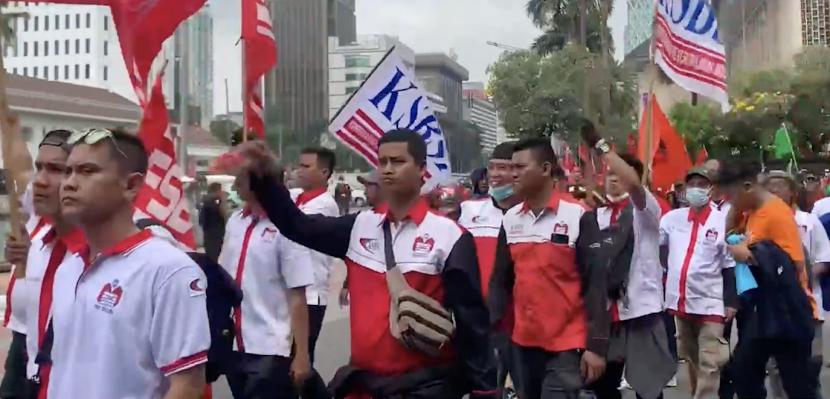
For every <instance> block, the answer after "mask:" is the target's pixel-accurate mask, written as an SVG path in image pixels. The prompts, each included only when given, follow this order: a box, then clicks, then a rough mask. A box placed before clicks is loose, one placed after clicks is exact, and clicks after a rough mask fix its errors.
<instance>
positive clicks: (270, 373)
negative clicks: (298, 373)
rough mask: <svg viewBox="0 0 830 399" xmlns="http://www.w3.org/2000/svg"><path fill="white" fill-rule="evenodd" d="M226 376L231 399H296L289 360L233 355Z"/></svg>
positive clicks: (278, 357) (263, 356)
mask: <svg viewBox="0 0 830 399" xmlns="http://www.w3.org/2000/svg"><path fill="white" fill-rule="evenodd" d="M233 361H234V366H233V367H231V371H229V372H228V373H227V375H226V377H227V379H228V385H229V386H230V388H231V393H232V394H233V397H234V399H297V398H298V397H299V396H298V394H297V391H296V389H295V388H294V382H293V381H292V380H291V376H290V374H289V372H290V371H291V359H289V358H287V357H281V356H265V355H253V354H248V353H239V352H234V356H233Z"/></svg>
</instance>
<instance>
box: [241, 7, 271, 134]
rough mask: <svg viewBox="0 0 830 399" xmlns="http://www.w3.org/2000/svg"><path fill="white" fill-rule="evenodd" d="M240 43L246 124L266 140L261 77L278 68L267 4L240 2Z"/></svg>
mask: <svg viewBox="0 0 830 399" xmlns="http://www.w3.org/2000/svg"><path fill="white" fill-rule="evenodd" d="M242 42H243V46H244V51H245V54H244V59H245V65H244V66H243V68H245V96H246V97H247V98H245V99H244V102H245V105H244V106H245V119H246V121H245V124H246V126H247V128H248V130H249V131H253V132H254V133H255V134H256V135H257V136H259V137H265V118H264V114H263V110H264V108H263V103H262V77H263V76H264V75H265V74H266V73H267V72H268V70H269V69H271V68H273V67H274V65H276V64H277V41H276V39H275V38H274V32H273V30H272V29H271V13H270V12H269V11H268V3H267V0H242Z"/></svg>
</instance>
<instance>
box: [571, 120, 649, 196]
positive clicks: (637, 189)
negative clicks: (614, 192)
mask: <svg viewBox="0 0 830 399" xmlns="http://www.w3.org/2000/svg"><path fill="white" fill-rule="evenodd" d="M581 133H582V139H583V140H584V141H585V144H587V145H588V146H589V147H590V148H591V149H593V150H595V151H596V150H599V149H600V148H603V147H607V146H609V144H608V143H606V142H605V140H604V139H603V138H602V136H600V134H599V132H597V131H596V128H595V127H594V124H593V123H591V121H589V120H587V119H586V120H585V121H584V122H583V126H582V132H581ZM598 153H600V158H602V160H603V161H605V164H606V165H608V171H609V172H610V173H613V174H615V175H617V177H619V179H620V183H621V184H622V185H623V187H625V191H627V192H628V194H629V195H630V196H631V202H632V203H634V206H635V207H636V208H637V209H639V210H643V209H645V208H646V205H647V204H646V190H645V187H643V181H642V179H641V178H640V176H639V174H638V173H637V171H636V170H634V168H632V167H631V166H630V165H629V164H627V163H626V162H625V160H623V159H622V158H620V156H619V155H617V153H616V152H614V151H612V150H610V147H607V148H604V149H603V150H602V151H598Z"/></svg>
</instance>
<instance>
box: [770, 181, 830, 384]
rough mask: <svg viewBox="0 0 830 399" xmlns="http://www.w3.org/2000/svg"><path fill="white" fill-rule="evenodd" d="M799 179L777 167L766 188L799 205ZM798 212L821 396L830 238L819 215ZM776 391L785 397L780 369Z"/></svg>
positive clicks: (813, 369)
mask: <svg viewBox="0 0 830 399" xmlns="http://www.w3.org/2000/svg"><path fill="white" fill-rule="evenodd" d="M797 184H798V183H796V181H795V178H794V177H793V176H792V175H791V174H789V173H787V172H784V171H780V170H773V171H770V172H769V174H768V175H767V180H766V184H765V186H766V188H767V190H769V192H770V193H772V194H775V195H777V196H778V197H779V198H781V199H782V200H784V202H786V203H787V204H790V205H793V207H795V203H796V200H797V198H796V193H797V188H798V186H797ZM793 212H794V215H795V223H796V224H798V232H799V233H801V243H802V244H803V245H804V255H805V256H806V258H807V260H808V261H807V266H808V267H809V268H810V269H809V271H810V273H809V277H810V283H811V285H810V287H811V288H812V291H813V297H814V298H815V299H816V308H817V309H818V310H817V311H816V312H814V315H815V318H816V332H815V335H814V336H813V348H812V353H813V356H812V358H811V359H810V363H811V364H810V366H811V369H810V371H811V372H813V373H814V374H815V375H814V378H815V379H814V381H815V382H816V383H817V384H818V385H817V387H816V388H817V389H816V391H817V396H816V397H821V395H820V393H821V385H820V383H821V379H820V378H819V375H820V373H821V365H822V362H823V355H822V354H823V350H822V341H823V339H822V325H823V324H824V309H823V306H822V304H823V301H822V299H823V298H822V291H821V284H820V283H819V278H820V277H821V276H823V275H826V274H827V272H828V265H830V239H828V237H827V233H826V232H825V231H824V226H822V224H821V221H820V220H819V218H818V217H817V216H816V215H814V214H810V213H807V212H804V211H802V210H800V209H798V208H794V209H793ZM770 377H771V378H770V379H771V380H772V381H771V384H770V385H772V388H773V389H772V390H773V391H777V392H773V393H774V394H776V395H777V396H776V397H785V396H784V394H783V392H784V389H783V384H782V382H781V378H780V375H779V374H778V373H777V372H774V373H770Z"/></svg>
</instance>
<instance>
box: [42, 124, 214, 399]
mask: <svg viewBox="0 0 830 399" xmlns="http://www.w3.org/2000/svg"><path fill="white" fill-rule="evenodd" d="M69 142H70V144H73V148H72V152H71V153H70V155H69V158H68V160H67V166H66V168H67V172H66V175H65V178H64V180H63V183H62V185H61V206H62V207H63V213H64V216H65V217H66V218H67V220H69V221H71V222H73V223H75V224H76V225H78V226H79V227H80V228H81V229H82V230H83V232H84V235H85V236H86V238H87V242H88V246H87V247H86V248H85V249H84V250H83V251H82V255H83V256H75V257H73V258H72V259H71V260H69V261H67V262H65V263H64V264H63V265H61V267H60V268H59V269H58V271H57V273H56V275H55V284H54V290H53V297H54V298H60V299H61V300H59V301H55V302H54V303H53V311H52V312H53V315H52V321H51V326H52V328H51V330H52V331H53V333H52V332H50V331H47V333H46V338H44V343H43V346H44V349H43V350H42V352H44V353H49V354H50V357H51V360H52V373H51V380H50V383H49V389H48V396H49V398H50V399H62V398H67V399H76V398H85V399H112V398H148V399H160V398H164V399H185V398H186V399H195V398H199V397H200V396H201V395H202V393H203V392H204V389H205V370H204V363H205V362H206V361H207V350H208V347H209V346H210V331H209V328H208V319H207V309H206V304H205V289H206V281H205V276H204V275H203V274H202V272H201V270H200V269H199V268H198V266H197V265H196V264H195V263H193V261H192V260H190V258H189V257H188V256H187V255H186V254H185V253H184V252H182V251H181V250H179V249H176V248H175V247H173V246H172V245H171V244H170V243H168V242H166V241H165V240H164V239H161V238H156V237H153V236H152V233H151V232H150V231H149V230H139V229H138V228H137V227H136V225H135V223H134V222H133V200H134V198H135V196H136V195H137V194H138V192H139V190H140V189H141V187H142V186H143V185H144V174H145V173H146V172H147V156H146V152H145V149H144V145H143V144H142V143H141V141H140V140H139V139H138V138H137V137H135V136H134V135H131V134H128V133H126V132H121V131H108V130H90V131H86V132H83V133H80V134H76V135H73V137H71V138H70V140H69ZM50 334H52V335H53V338H52V342H51V343H52V348H51V351H50V350H48V343H49V338H50V337H49V336H50Z"/></svg>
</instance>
